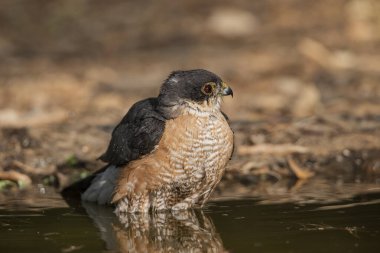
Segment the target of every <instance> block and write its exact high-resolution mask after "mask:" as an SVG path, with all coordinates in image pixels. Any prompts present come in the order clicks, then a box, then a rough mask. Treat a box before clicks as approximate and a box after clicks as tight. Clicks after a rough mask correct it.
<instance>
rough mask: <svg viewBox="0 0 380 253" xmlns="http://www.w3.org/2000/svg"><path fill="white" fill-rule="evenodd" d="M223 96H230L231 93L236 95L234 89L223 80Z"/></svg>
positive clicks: (232, 95)
mask: <svg viewBox="0 0 380 253" xmlns="http://www.w3.org/2000/svg"><path fill="white" fill-rule="evenodd" d="M221 94H222V96H229V95H231V97H234V92H233V91H232V89H231V88H230V87H229V86H228V85H227V84H226V83H225V82H223V84H222V92H221Z"/></svg>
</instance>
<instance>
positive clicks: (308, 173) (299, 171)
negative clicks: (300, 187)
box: [287, 156, 315, 180]
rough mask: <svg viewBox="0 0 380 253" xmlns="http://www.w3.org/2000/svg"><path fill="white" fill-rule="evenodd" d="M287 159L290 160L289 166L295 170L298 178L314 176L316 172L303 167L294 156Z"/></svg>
mask: <svg viewBox="0 0 380 253" xmlns="http://www.w3.org/2000/svg"><path fill="white" fill-rule="evenodd" d="M287 161H288V164H289V168H290V169H291V170H292V171H293V173H294V175H295V176H296V177H297V178H298V179H301V180H302V179H308V178H310V177H312V176H314V175H315V174H314V172H312V171H308V170H304V169H303V168H301V167H300V166H299V165H298V164H297V163H296V162H295V161H294V159H293V158H292V157H290V156H289V157H288V158H287Z"/></svg>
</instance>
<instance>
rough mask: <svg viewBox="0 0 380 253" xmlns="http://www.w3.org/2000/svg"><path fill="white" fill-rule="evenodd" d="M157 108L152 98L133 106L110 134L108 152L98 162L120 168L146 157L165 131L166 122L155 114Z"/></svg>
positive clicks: (159, 115)
mask: <svg viewBox="0 0 380 253" xmlns="http://www.w3.org/2000/svg"><path fill="white" fill-rule="evenodd" d="M157 104H158V102H157V99H156V98H148V99H145V100H142V101H139V102H137V103H136V104H134V105H133V106H132V107H131V109H130V110H129V111H128V113H127V114H126V115H125V116H124V118H123V119H122V120H121V122H120V123H119V124H118V125H117V126H116V127H115V129H114V130H113V132H112V138H111V141H110V143H109V146H108V149H107V151H106V152H105V153H104V154H103V155H101V156H100V157H99V159H101V160H102V161H104V162H107V163H109V164H112V165H116V166H121V165H125V164H127V163H128V162H130V161H132V160H135V159H138V158H139V157H141V156H143V155H145V154H148V153H150V152H151V151H152V150H153V149H154V147H155V146H156V145H157V144H158V142H159V141H160V139H161V137H162V134H163V132H164V128H165V120H166V119H165V118H164V117H163V116H162V115H161V114H160V113H159V112H158V111H157V110H156V108H157Z"/></svg>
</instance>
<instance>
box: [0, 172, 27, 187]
mask: <svg viewBox="0 0 380 253" xmlns="http://www.w3.org/2000/svg"><path fill="white" fill-rule="evenodd" d="M0 179H2V180H11V181H14V182H17V184H18V185H19V186H20V188H23V187H27V186H29V185H31V184H32V180H31V179H30V177H29V176H28V175H25V174H22V173H20V172H17V171H0Z"/></svg>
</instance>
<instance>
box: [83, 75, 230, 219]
mask: <svg viewBox="0 0 380 253" xmlns="http://www.w3.org/2000/svg"><path fill="white" fill-rule="evenodd" d="M227 95H231V96H232V95H233V92H232V90H231V88H230V87H229V86H227V85H226V83H224V82H223V81H222V79H221V78H220V77H218V76H217V75H215V74H214V73H212V72H209V71H207V70H203V69H196V70H188V71H175V72H173V73H171V74H170V75H169V77H168V78H167V79H166V81H165V82H164V83H163V84H162V86H161V89H160V92H159V95H158V97H155V98H147V99H145V100H141V101H139V102H137V103H135V104H134V105H133V106H132V107H131V108H130V110H129V111H128V113H127V114H126V115H125V116H124V118H123V119H122V120H121V122H120V123H119V124H118V125H117V126H116V128H115V129H114V130H113V132H112V138H111V141H110V143H109V146H108V149H107V151H106V152H105V153H104V154H103V155H102V156H100V159H101V160H102V161H104V162H106V163H108V166H106V167H105V168H104V169H103V170H101V171H99V172H98V173H96V174H95V175H94V176H93V177H92V178H90V180H87V182H88V185H87V186H86V188H87V189H85V190H84V192H83V194H82V195H81V197H82V200H84V201H91V202H97V203H98V204H114V205H115V206H116V213H119V214H122V213H134V212H148V211H149V210H153V211H154V212H157V211H161V210H167V209H171V210H173V211H175V210H183V209H188V208H191V207H201V206H202V205H203V204H204V203H205V202H206V200H207V199H208V198H209V196H210V194H211V192H212V191H213V189H214V188H215V186H216V185H217V183H218V182H219V181H220V179H221V177H222V175H223V172H224V170H225V166H226V164H227V162H228V161H229V159H230V157H231V155H232V151H233V132H232V130H231V128H230V126H229V123H228V119H227V116H226V115H225V114H224V113H223V112H222V111H221V109H220V106H221V102H222V97H223V96H227Z"/></svg>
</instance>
